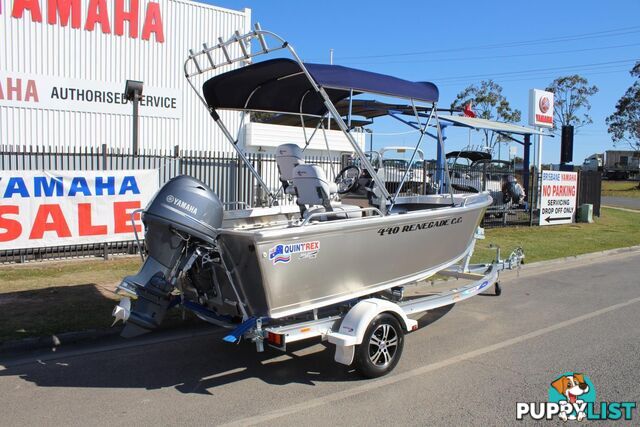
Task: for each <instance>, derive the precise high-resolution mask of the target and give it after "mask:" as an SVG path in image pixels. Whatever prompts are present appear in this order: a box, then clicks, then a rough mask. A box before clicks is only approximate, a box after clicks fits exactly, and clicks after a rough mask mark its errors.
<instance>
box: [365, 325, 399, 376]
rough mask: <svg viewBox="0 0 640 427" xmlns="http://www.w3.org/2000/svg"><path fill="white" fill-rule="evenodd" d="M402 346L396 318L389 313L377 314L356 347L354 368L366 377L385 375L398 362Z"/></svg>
mask: <svg viewBox="0 0 640 427" xmlns="http://www.w3.org/2000/svg"><path fill="white" fill-rule="evenodd" d="M403 347H404V332H403V329H402V326H401V325H400V322H398V319H396V317H395V316H393V315H392V314H389V313H382V314H379V315H378V316H376V317H375V318H374V319H373V320H372V321H371V323H370V324H369V327H368V328H367V330H366V331H365V333H364V337H363V339H362V344H360V345H358V346H357V348H356V354H355V367H356V370H357V371H358V372H359V373H360V374H362V375H363V376H365V377H367V378H377V377H381V376H383V375H386V374H388V373H389V372H391V371H392V370H393V368H395V367H396V365H397V364H398V361H399V360H400V356H401V355H402V348H403Z"/></svg>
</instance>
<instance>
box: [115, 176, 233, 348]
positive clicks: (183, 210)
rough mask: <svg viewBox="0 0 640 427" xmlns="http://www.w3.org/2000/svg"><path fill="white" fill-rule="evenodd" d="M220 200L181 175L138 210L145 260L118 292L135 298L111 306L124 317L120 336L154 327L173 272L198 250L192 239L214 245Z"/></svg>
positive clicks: (172, 283) (166, 299)
mask: <svg viewBox="0 0 640 427" xmlns="http://www.w3.org/2000/svg"><path fill="white" fill-rule="evenodd" d="M222 211H223V207H222V203H221V202H220V200H219V199H218V196H216V194H215V193H214V192H213V191H211V190H210V189H209V188H208V187H207V186H206V185H205V184H204V183H202V182H201V181H199V180H197V179H195V178H192V177H190V176H186V175H182V176H178V177H176V178H173V179H172V180H171V181H169V182H168V183H166V184H165V185H164V186H163V187H162V188H161V189H160V190H159V191H158V192H157V193H156V195H155V196H154V198H153V200H151V202H150V203H149V205H148V207H147V209H146V210H145V211H144V212H143V214H142V222H143V223H144V226H145V239H144V240H145V246H146V249H147V258H146V260H145V262H144V264H143V265H142V268H141V269H140V271H139V272H138V274H136V275H134V276H127V277H125V278H124V280H123V281H122V283H121V284H120V285H119V286H118V292H119V293H121V294H124V295H125V296H130V297H132V298H133V299H134V302H133V304H132V305H131V303H130V302H129V301H128V300H126V299H125V300H124V303H123V302H121V303H120V305H119V306H117V307H116V309H115V310H114V316H115V317H116V320H119V319H122V320H124V321H126V326H125V329H124V330H123V332H122V336H124V337H133V336H137V335H141V334H143V333H146V332H149V331H150V330H152V329H155V328H156V327H157V326H158V325H159V324H160V322H161V321H162V319H163V318H164V315H165V313H166V310H167V308H168V307H169V304H170V302H171V292H172V291H173V289H174V287H175V285H176V279H177V275H178V274H179V273H180V272H182V271H186V270H188V269H189V267H190V266H191V264H193V262H194V261H195V258H196V257H197V255H198V254H197V253H196V252H194V251H190V250H188V248H189V247H190V246H193V245H192V243H193V242H198V243H201V244H203V245H211V246H212V245H214V243H215V239H216V237H217V234H218V230H219V229H220V227H221V226H222V216H223V212H222Z"/></svg>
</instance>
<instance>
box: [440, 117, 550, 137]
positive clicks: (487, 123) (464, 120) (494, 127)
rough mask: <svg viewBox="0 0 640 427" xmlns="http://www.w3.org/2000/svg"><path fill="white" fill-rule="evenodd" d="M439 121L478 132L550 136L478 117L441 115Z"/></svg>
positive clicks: (523, 127)
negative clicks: (489, 131) (488, 131)
mask: <svg viewBox="0 0 640 427" xmlns="http://www.w3.org/2000/svg"><path fill="white" fill-rule="evenodd" d="M438 119H440V120H442V121H444V122H449V123H451V124H453V125H454V126H462V127H467V128H471V129H477V130H491V131H494V132H503V133H508V134H515V135H548V134H547V133H545V132H541V131H538V130H536V129H532V128H528V127H526V126H520V125H514V124H512V123H503V122H496V121H493V120H487V119H480V118H477V117H465V116H450V115H439V116H438Z"/></svg>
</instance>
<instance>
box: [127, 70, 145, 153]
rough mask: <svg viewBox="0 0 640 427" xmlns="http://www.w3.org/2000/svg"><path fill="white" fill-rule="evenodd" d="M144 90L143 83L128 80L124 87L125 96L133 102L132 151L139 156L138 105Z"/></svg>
mask: <svg viewBox="0 0 640 427" xmlns="http://www.w3.org/2000/svg"><path fill="white" fill-rule="evenodd" d="M142 88H143V83H142V82H141V81H137V80H127V82H126V83H125V86H124V96H125V98H126V99H127V100H129V101H132V102H133V123H132V126H131V128H132V149H133V155H134V156H137V155H138V137H139V132H138V127H139V126H138V122H139V114H138V103H139V102H140V98H142Z"/></svg>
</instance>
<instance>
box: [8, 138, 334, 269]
mask: <svg viewBox="0 0 640 427" xmlns="http://www.w3.org/2000/svg"><path fill="white" fill-rule="evenodd" d="M247 157H248V158H249V160H250V161H251V162H252V164H253V165H254V167H255V168H256V169H257V170H258V172H259V173H260V174H261V176H262V177H263V179H264V180H265V182H266V183H267V185H269V187H270V188H271V189H277V188H278V187H279V185H280V180H279V175H278V168H277V165H276V160H275V156H274V155H273V154H266V153H252V154H248V155H247ZM305 161H306V162H309V163H313V164H316V165H318V166H320V167H322V168H323V169H324V171H325V173H326V174H327V177H329V178H331V179H333V178H334V177H335V174H337V172H338V171H339V170H340V165H341V163H340V158H339V157H325V156H307V157H306V158H305ZM126 169H157V170H158V181H159V182H158V185H159V186H162V185H163V184H164V183H166V182H167V181H169V180H170V179H171V178H173V177H176V176H178V175H183V174H186V175H191V176H193V177H195V178H198V179H200V180H201V181H203V182H204V183H205V184H207V185H208V186H209V187H210V188H211V189H212V190H213V191H214V192H215V193H216V194H217V195H218V197H220V199H221V201H222V202H223V203H233V202H241V203H245V204H247V205H249V206H260V205H261V204H262V203H264V201H265V199H266V193H265V192H264V191H262V189H260V188H259V186H258V185H257V182H256V180H255V179H254V178H253V176H252V175H251V172H250V171H249V170H248V168H247V167H246V166H245V165H244V164H243V163H242V161H241V160H240V159H239V158H238V157H237V156H236V155H234V154H232V153H219V152H206V151H180V150H178V149H177V147H176V149H175V150H173V151H172V152H167V151H159V150H155V151H154V150H150V151H147V152H145V153H143V154H140V155H137V156H134V155H132V154H130V153H128V152H123V151H120V150H117V149H116V150H114V149H109V148H107V146H106V145H103V146H102V147H100V148H98V149H97V148H93V147H87V148H85V149H72V150H70V151H62V150H56V149H55V148H53V149H42V148H40V147H19V148H16V147H0V170H3V171H6V170H18V171H20V170H126ZM279 203H280V204H288V203H292V201H291V200H290V199H288V198H286V197H285V196H284V195H282V193H281V196H280V199H279ZM137 251H138V248H137V246H136V244H135V242H133V241H123V242H110V243H107V242H105V243H94V244H87V245H73V246H57V247H48V248H34V249H19V250H4V251H0V263H16V262H26V261H32V260H47V259H62V258H73V257H92V256H95V257H104V258H108V257H109V256H110V255H115V254H134V253H136V252H137Z"/></svg>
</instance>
